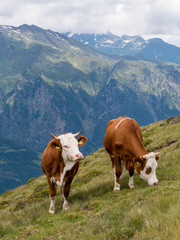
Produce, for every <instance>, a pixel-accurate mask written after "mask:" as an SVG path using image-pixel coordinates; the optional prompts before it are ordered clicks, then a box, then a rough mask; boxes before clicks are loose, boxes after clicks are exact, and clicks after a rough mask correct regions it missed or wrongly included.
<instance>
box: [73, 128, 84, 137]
mask: <svg viewBox="0 0 180 240" xmlns="http://www.w3.org/2000/svg"><path fill="white" fill-rule="evenodd" d="M81 132H82V129H81V130H80V131H79V132H78V133H75V134H74V137H77V136H79V135H80V134H81Z"/></svg>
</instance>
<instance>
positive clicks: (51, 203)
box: [48, 179, 56, 214]
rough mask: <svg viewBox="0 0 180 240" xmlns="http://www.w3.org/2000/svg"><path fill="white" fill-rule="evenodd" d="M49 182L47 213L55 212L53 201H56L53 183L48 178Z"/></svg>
mask: <svg viewBox="0 0 180 240" xmlns="http://www.w3.org/2000/svg"><path fill="white" fill-rule="evenodd" d="M48 184H49V193H50V200H51V202H50V207H49V213H51V214H54V213H55V201H56V187H55V183H54V182H52V181H51V180H50V179H48Z"/></svg>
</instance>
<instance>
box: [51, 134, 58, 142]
mask: <svg viewBox="0 0 180 240" xmlns="http://www.w3.org/2000/svg"><path fill="white" fill-rule="evenodd" d="M51 136H52V137H53V138H54V139H55V140H58V141H59V138H57V137H55V136H54V135H53V134H52V133H51Z"/></svg>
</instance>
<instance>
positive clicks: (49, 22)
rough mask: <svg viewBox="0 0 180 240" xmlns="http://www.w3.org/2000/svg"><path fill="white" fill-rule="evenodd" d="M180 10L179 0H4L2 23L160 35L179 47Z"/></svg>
mask: <svg viewBox="0 0 180 240" xmlns="http://www.w3.org/2000/svg"><path fill="white" fill-rule="evenodd" d="M179 12H180V2H179V0H173V1H172V0H166V1H164V0H136V1H134V0H98V1H97V0H83V1H82V0H38V1H37V0H18V1H17V0H14V1H12V0H6V1H5V0H3V1H1V8H0V22H1V24H4V25H13V26H19V25H21V24H24V23H26V24H30V25H31V24H34V25H37V26H39V27H42V28H45V29H51V30H54V31H58V32H67V31H71V32H74V33H75V32H76V33H95V32H96V33H105V32H107V31H111V32H112V33H114V34H116V35H119V36H121V35H124V34H127V35H141V36H151V35H152V36H154V35H157V36H158V35H159V36H160V35H161V36H163V39H169V41H171V42H172V41H173V39H176V42H178V45H179V46H180V39H179V40H178V36H179V35H180V27H179V26H180V14H179ZM174 41H175V40H174Z"/></svg>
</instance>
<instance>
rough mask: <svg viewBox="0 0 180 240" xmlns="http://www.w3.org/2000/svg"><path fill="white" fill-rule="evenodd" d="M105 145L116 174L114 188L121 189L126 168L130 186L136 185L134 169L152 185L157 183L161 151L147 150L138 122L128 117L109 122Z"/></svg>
mask: <svg viewBox="0 0 180 240" xmlns="http://www.w3.org/2000/svg"><path fill="white" fill-rule="evenodd" d="M104 146H105V149H106V151H107V152H108V153H109V155H110V158H111V161H112V167H113V170H114V175H115V183H114V190H120V179H122V178H123V176H124V169H125V168H126V169H127V170H128V171H129V183H128V186H129V188H133V187H134V181H133V175H134V169H135V170H136V172H137V174H138V175H139V176H140V177H141V178H142V179H143V180H145V181H146V182H148V184H149V185H150V186H152V185H157V184H158V180H157V177H156V168H157V160H158V159H159V153H154V152H150V153H149V152H147V150H146V149H145V147H144V145H143V137H142V132H141V129H140V127H139V125H138V123H137V122H136V121H135V120H134V119H131V118H128V117H119V118H117V119H112V120H111V121H109V123H108V124H107V128H106V134H105V137H104Z"/></svg>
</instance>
